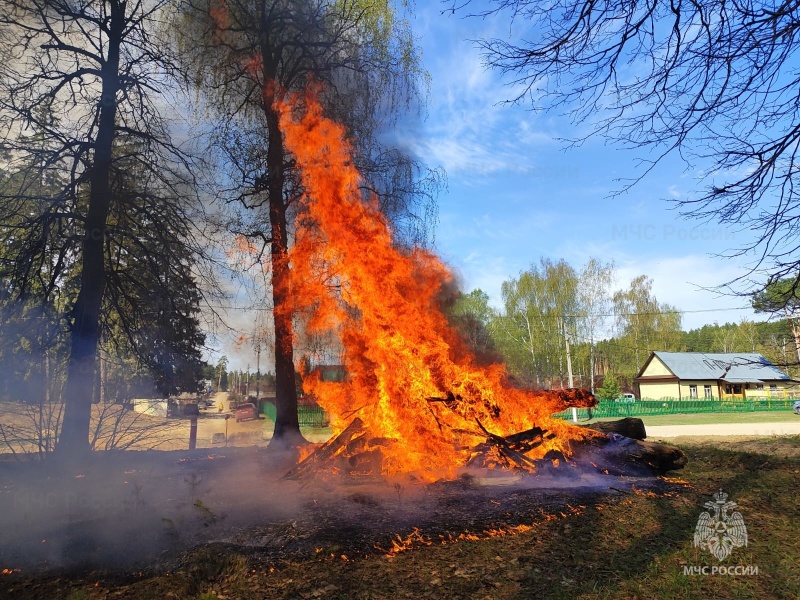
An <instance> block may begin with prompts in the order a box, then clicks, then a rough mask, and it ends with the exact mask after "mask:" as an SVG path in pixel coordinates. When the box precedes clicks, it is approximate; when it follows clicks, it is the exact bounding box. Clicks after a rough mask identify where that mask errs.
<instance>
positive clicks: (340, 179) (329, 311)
mask: <svg viewBox="0 0 800 600" xmlns="http://www.w3.org/2000/svg"><path fill="white" fill-rule="evenodd" d="M282 98H283V99H282V100H281V101H280V102H279V107H278V108H279V112H280V126H281V130H282V131H283V134H284V138H285V145H286V148H287V150H288V151H289V152H291V153H292V155H293V156H294V157H295V159H296V162H297V165H298V167H299V168H300V172H301V176H302V187H303V189H304V190H305V194H306V197H305V200H306V208H307V210H306V211H305V212H304V215H303V219H302V220H301V221H300V223H299V226H298V229H297V232H296V235H295V243H294V245H293V247H292V249H291V252H290V254H289V256H288V261H289V263H290V264H291V269H290V271H291V282H290V283H291V288H292V291H293V293H292V303H286V304H285V305H282V306H281V307H280V308H281V311H284V312H285V313H286V315H287V318H300V319H302V320H303V321H304V328H305V331H306V332H307V333H308V334H309V335H319V336H321V337H324V336H334V337H336V338H337V339H338V340H340V341H341V345H342V347H343V349H344V357H343V363H344V365H345V368H346V371H347V373H348V376H347V378H346V380H345V381H344V382H340V383H332V382H324V381H322V380H321V379H320V378H319V377H317V378H315V377H313V376H307V377H306V378H305V379H304V382H303V385H304V387H305V388H306V391H307V392H308V393H310V394H311V395H313V396H314V397H315V398H316V399H317V401H318V403H319V404H320V406H322V408H323V409H325V411H326V412H327V413H328V414H329V415H330V419H331V426H332V428H333V432H334V435H333V439H331V440H330V441H329V442H328V443H327V444H325V445H323V446H321V447H319V448H317V449H316V450H314V451H313V452H312V453H311V454H310V455H309V456H307V457H305V459H304V460H302V461H301V462H300V463H299V464H298V465H297V466H296V467H295V468H294V469H293V470H292V471H291V472H290V473H289V474H287V477H290V478H291V477H294V478H300V477H305V476H307V475H308V474H309V473H316V472H323V471H334V472H337V473H345V474H376V475H377V474H382V475H386V476H396V475H413V476H415V477H417V478H420V479H422V480H424V481H433V480H439V479H448V478H450V479H452V478H453V477H456V476H458V475H459V472H460V471H461V470H462V469H465V468H474V469H491V470H496V469H502V470H507V471H515V472H524V473H531V472H535V471H537V470H538V469H539V467H540V466H541V465H547V466H549V467H552V468H556V466H559V467H564V465H568V464H569V459H570V456H571V455H573V453H574V452H576V450H580V449H581V448H592V447H593V448H595V449H596V448H597V447H598V446H600V445H603V446H606V447H608V446H611V447H617V446H619V445H620V444H619V443H618V442H617V441H615V438H614V436H606V435H605V434H601V433H599V432H596V431H592V430H589V429H585V428H580V427H576V426H574V425H571V424H569V423H567V422H565V421H563V420H561V419H557V418H553V417H552V415H553V414H554V413H558V412H560V411H562V410H564V409H566V408H570V407H590V406H594V404H595V403H596V400H595V398H594V397H593V396H592V395H591V394H590V393H588V392H586V391H585V390H575V389H572V390H549V391H543V390H521V389H519V388H517V387H515V386H513V385H511V384H510V383H509V376H508V373H507V372H506V369H505V366H504V365H501V364H492V365H483V364H480V363H479V361H478V360H477V359H476V357H475V356H474V354H473V353H472V352H471V350H470V348H469V347H467V346H466V345H465V343H464V341H463V339H462V338H461V337H460V336H459V334H458V333H457V332H456V331H454V330H453V328H452V327H451V326H450V324H449V322H448V319H447V317H446V315H445V314H444V313H443V311H442V310H441V306H442V299H443V295H445V294H444V291H443V290H444V289H446V288H448V285H447V284H448V282H451V281H452V275H451V273H450V272H449V270H448V269H447V268H446V266H445V265H444V264H442V262H441V261H440V260H439V259H438V257H436V256H435V255H434V254H432V253H431V252H429V251H427V250H424V249H420V248H414V249H404V248H402V247H400V246H398V245H397V244H396V243H395V240H394V236H393V234H392V230H391V227H390V225H389V223H388V222H387V220H386V219H385V217H384V216H383V215H382V214H381V212H380V210H379V203H378V201H377V199H375V198H366V197H365V196H364V193H363V192H362V188H361V187H360V181H361V179H360V175H359V173H358V171H357V170H356V169H355V167H354V164H353V160H352V158H351V153H350V145H349V144H348V142H347V140H346V132H345V129H344V128H343V127H341V126H340V125H338V124H337V123H335V122H333V121H331V120H330V119H328V118H327V117H325V115H324V114H323V111H322V107H321V105H320V104H319V103H318V102H317V100H316V98H315V96H314V93H313V92H310V93H307V94H305V95H303V94H291V93H288V92H287V93H285V94H284V95H283V96H282ZM601 440H608V442H605V441H601ZM637 448H638V446H637ZM603 452H606V450H603ZM629 454H631V455H639V454H641V453H640V452H639V450H637V451H636V452H631V453H629ZM640 462H642V461H640ZM644 462H645V464H647V463H646V461H644ZM598 464H599V463H598ZM564 468H566V467H564ZM663 468H664V465H656V470H659V469H662V470H663ZM606 470H608V469H606Z"/></svg>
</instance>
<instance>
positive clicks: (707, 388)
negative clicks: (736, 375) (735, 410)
mask: <svg viewBox="0 0 800 600" xmlns="http://www.w3.org/2000/svg"><path fill="white" fill-rule="evenodd" d="M703 394H704V396H705V398H706V400H712V399H713V398H714V395H713V394H712V393H711V386H710V385H704V386H703Z"/></svg>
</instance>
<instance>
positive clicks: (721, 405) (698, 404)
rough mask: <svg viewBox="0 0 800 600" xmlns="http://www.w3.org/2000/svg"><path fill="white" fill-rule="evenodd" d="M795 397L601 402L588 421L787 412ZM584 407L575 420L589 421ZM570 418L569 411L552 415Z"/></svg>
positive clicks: (580, 409)
mask: <svg viewBox="0 0 800 600" xmlns="http://www.w3.org/2000/svg"><path fill="white" fill-rule="evenodd" d="M797 400H798V399H797V398H764V399H763V400H761V399H759V400H678V399H676V398H669V399H664V400H637V401H636V402H613V401H611V402H606V401H602V402H600V403H599V404H598V405H597V406H595V407H594V408H592V409H591V411H592V418H594V419H598V418H604V417H646V416H655V415H679V414H695V413H746V412H759V411H791V410H792V406H793V405H794V403H795V402H796V401H797ZM589 410H590V409H588V408H579V409H578V418H579V419H588V418H589ZM553 416H555V417H558V418H561V419H572V409H567V410H565V411H562V412H560V413H557V414H555V415H553Z"/></svg>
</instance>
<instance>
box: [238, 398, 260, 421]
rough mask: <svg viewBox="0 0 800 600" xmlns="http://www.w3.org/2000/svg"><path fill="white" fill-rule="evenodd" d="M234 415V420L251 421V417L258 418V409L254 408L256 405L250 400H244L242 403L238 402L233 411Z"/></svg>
mask: <svg viewBox="0 0 800 600" xmlns="http://www.w3.org/2000/svg"><path fill="white" fill-rule="evenodd" d="M234 416H235V417H236V422H237V423H238V422H240V421H252V420H253V419H257V418H258V411H257V410H256V405H255V404H253V403H252V402H245V403H244V404H240V405H239V406H237V407H236V411H235V412H234Z"/></svg>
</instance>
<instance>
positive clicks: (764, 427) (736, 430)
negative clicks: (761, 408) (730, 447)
mask: <svg viewBox="0 0 800 600" xmlns="http://www.w3.org/2000/svg"><path fill="white" fill-rule="evenodd" d="M646 429H647V437H648V438H655V439H662V438H675V437H680V436H686V435H689V436H701V437H708V436H731V435H744V436H773V435H797V434H800V417H798V418H797V419H796V420H794V421H785V422H781V423H722V424H717V425H714V424H703V425H647V426H646Z"/></svg>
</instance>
